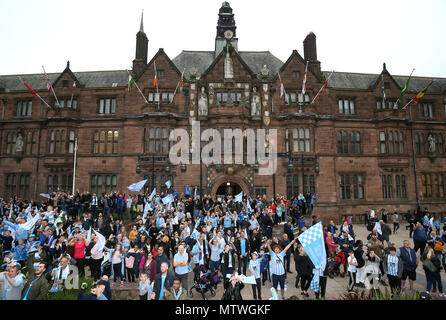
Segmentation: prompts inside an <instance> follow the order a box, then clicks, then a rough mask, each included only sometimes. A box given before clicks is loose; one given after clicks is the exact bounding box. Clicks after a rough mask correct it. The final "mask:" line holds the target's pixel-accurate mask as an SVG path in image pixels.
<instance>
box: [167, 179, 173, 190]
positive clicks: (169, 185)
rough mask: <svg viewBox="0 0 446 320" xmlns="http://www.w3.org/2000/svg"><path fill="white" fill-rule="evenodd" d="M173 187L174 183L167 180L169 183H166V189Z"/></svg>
mask: <svg viewBox="0 0 446 320" xmlns="http://www.w3.org/2000/svg"><path fill="white" fill-rule="evenodd" d="M171 186H172V181H170V180H167V181H166V187H167V189H170V187H171Z"/></svg>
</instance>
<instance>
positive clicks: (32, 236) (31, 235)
mask: <svg viewBox="0 0 446 320" xmlns="http://www.w3.org/2000/svg"><path fill="white" fill-rule="evenodd" d="M35 237H36V235H35V234H33V233H32V234H30V235H29V236H28V238H35Z"/></svg>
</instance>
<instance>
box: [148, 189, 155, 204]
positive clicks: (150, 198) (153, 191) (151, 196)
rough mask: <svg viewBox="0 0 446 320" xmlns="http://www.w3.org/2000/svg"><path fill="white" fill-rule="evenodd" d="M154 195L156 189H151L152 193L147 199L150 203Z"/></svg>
mask: <svg viewBox="0 0 446 320" xmlns="http://www.w3.org/2000/svg"><path fill="white" fill-rule="evenodd" d="M155 194H156V188H153V190H152V193H151V194H150V197H149V201H152V198H153V197H154V196H155Z"/></svg>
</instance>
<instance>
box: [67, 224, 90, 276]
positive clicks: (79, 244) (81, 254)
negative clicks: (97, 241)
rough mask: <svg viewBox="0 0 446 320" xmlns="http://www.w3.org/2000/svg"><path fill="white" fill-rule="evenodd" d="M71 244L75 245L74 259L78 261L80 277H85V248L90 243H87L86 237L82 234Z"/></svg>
mask: <svg viewBox="0 0 446 320" xmlns="http://www.w3.org/2000/svg"><path fill="white" fill-rule="evenodd" d="M70 244H72V245H74V259H75V260H76V266H77V268H78V270H79V276H80V277H84V276H85V248H86V247H87V246H88V244H89V242H87V241H85V236H84V235H83V234H82V233H80V234H78V235H77V237H76V240H74V239H73V240H71V241H70Z"/></svg>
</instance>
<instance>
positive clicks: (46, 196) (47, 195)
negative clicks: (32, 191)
mask: <svg viewBox="0 0 446 320" xmlns="http://www.w3.org/2000/svg"><path fill="white" fill-rule="evenodd" d="M40 196H42V197H44V198H48V199H49V198H50V195H49V194H47V193H41V194H40Z"/></svg>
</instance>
